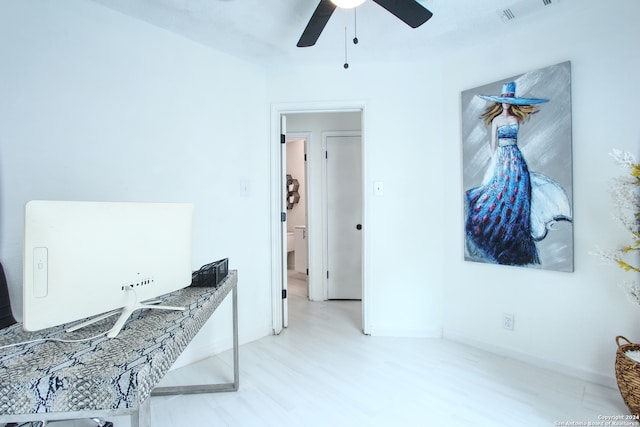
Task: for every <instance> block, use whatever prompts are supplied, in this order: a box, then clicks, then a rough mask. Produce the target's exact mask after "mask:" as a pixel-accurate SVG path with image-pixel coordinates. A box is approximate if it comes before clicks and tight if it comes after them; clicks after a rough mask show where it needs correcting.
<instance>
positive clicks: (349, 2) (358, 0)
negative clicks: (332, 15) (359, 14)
mask: <svg viewBox="0 0 640 427" xmlns="http://www.w3.org/2000/svg"><path fill="white" fill-rule="evenodd" d="M364 2H365V0H331V3H333V4H335V5H336V6H337V7H340V8H342V9H353V8H354V7H358V6H360V5H361V4H362V3H364Z"/></svg>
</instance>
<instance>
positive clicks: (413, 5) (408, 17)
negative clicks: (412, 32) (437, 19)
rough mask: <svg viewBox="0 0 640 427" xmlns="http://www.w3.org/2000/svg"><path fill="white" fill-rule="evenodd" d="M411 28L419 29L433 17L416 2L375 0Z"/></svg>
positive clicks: (408, 0) (412, 0) (411, 0)
mask: <svg viewBox="0 0 640 427" xmlns="http://www.w3.org/2000/svg"><path fill="white" fill-rule="evenodd" d="M373 1H374V2H376V3H378V4H379V5H380V6H382V7H384V8H385V9H387V10H388V11H389V12H391V13H392V14H394V15H395V16H396V17H397V18H399V19H400V20H401V21H403V22H404V23H405V24H407V25H408V26H410V27H411V28H417V27H419V26H420V25H422V24H424V23H425V22H427V21H428V20H429V18H431V17H432V16H433V13H431V12H430V11H429V10H428V9H427V8H425V7H424V6H423V5H421V4H420V3H418V2H417V1H416V0H373Z"/></svg>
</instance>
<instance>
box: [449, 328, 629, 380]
mask: <svg viewBox="0 0 640 427" xmlns="http://www.w3.org/2000/svg"><path fill="white" fill-rule="evenodd" d="M442 338H443V339H445V340H448V341H452V342H456V343H459V344H465V345H469V346H471V347H475V348H478V349H480V350H484V351H487V352H489V353H493V354H497V355H500V356H504V357H508V358H510V359H514V360H518V361H520V362H524V363H528V364H530V365H534V366H537V367H539V368H543V369H548V370H550V371H554V372H558V373H561V374H563V375H569V376H571V377H575V378H578V379H580V380H583V381H588V382H592V383H595V384H599V385H602V386H604V387H609V388H613V389H617V387H618V385H617V383H616V379H615V377H613V376H607V375H603V374H600V373H597V372H593V371H588V370H586V369H580V368H576V367H574V366H569V365H564V364H562V363H557V362H553V361H551V360H548V359H544V358H541V357H537V356H532V355H530V354H527V353H523V352H520V351H517V350H513V349H509V348H505V347H500V346H495V345H492V344H488V343H486V342H482V341H478V340H475V339H473V338H469V337H467V336H464V335H460V334H456V333H444V334H443V337H442Z"/></svg>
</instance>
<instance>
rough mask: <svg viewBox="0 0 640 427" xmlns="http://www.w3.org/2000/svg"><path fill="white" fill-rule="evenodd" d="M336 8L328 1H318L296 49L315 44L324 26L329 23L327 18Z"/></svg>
mask: <svg viewBox="0 0 640 427" xmlns="http://www.w3.org/2000/svg"><path fill="white" fill-rule="evenodd" d="M335 9H336V6H335V5H334V4H333V3H331V1H330V0H320V3H319V4H318V7H316V10H315V12H313V15H311V19H310V20H309V23H308V24H307V27H306V28H305V29H304V32H303V33H302V36H301V37H300V40H298V44H297V46H298V47H309V46H313V45H314V44H316V42H317V41H318V37H320V34H321V33H322V30H323V29H324V26H325V25H327V22H329V18H331V15H332V14H333V11H334V10H335Z"/></svg>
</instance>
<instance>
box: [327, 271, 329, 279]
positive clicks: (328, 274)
mask: <svg viewBox="0 0 640 427" xmlns="http://www.w3.org/2000/svg"><path fill="white" fill-rule="evenodd" d="M328 278H329V270H327V279H328Z"/></svg>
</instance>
